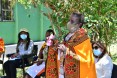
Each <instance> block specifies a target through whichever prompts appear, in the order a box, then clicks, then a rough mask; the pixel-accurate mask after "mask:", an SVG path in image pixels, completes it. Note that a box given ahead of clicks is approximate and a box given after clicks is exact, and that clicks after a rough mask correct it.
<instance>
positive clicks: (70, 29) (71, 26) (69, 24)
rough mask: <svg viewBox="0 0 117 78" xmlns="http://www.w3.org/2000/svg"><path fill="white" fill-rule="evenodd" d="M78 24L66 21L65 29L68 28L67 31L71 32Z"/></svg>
mask: <svg viewBox="0 0 117 78" xmlns="http://www.w3.org/2000/svg"><path fill="white" fill-rule="evenodd" d="M78 28H79V27H78V25H77V24H71V22H68V23H67V29H68V30H69V32H71V33H73V32H75V31H76V30H77V29H78Z"/></svg>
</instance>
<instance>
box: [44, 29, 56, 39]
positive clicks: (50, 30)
mask: <svg viewBox="0 0 117 78" xmlns="http://www.w3.org/2000/svg"><path fill="white" fill-rule="evenodd" d="M51 34H53V35H55V33H54V31H53V30H52V29H49V30H47V31H46V37H48V36H50V35H51Z"/></svg>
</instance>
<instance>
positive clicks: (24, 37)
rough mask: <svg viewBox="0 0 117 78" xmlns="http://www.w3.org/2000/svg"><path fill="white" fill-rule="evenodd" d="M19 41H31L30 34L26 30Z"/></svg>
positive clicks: (19, 35) (22, 32) (20, 35)
mask: <svg viewBox="0 0 117 78" xmlns="http://www.w3.org/2000/svg"><path fill="white" fill-rule="evenodd" d="M18 39H19V40H23V41H25V40H28V39H30V36H29V33H28V32H27V31H24V30H22V31H20V32H19V34H18Z"/></svg>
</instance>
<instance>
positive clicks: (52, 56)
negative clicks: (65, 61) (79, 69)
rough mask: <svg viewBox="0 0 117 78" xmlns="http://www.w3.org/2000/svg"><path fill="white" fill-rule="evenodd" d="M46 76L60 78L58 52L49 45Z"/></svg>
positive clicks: (47, 77)
mask: <svg viewBox="0 0 117 78" xmlns="http://www.w3.org/2000/svg"><path fill="white" fill-rule="evenodd" d="M46 78H58V63H57V52H56V51H55V50H54V48H53V47H49V51H48V58H47V63H46Z"/></svg>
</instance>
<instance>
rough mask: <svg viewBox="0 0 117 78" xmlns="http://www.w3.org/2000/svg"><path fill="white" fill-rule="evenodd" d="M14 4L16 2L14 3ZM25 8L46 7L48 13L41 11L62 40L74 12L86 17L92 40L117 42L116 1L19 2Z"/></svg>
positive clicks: (60, 0) (19, 0)
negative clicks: (32, 6)
mask: <svg viewBox="0 0 117 78" xmlns="http://www.w3.org/2000/svg"><path fill="white" fill-rule="evenodd" d="M13 2H14V1H13ZM18 2H20V3H21V4H23V5H24V6H25V7H31V5H34V7H37V6H38V5H44V6H45V7H46V9H47V10H48V12H44V11H41V12H42V13H43V14H44V15H45V16H47V17H48V19H49V20H50V21H51V27H52V28H53V29H54V30H55V31H56V32H58V38H59V39H60V40H61V39H62V37H63V36H64V34H65V33H66V32H67V31H66V23H67V21H69V16H70V14H71V13H72V12H81V13H83V14H84V15H85V17H86V18H85V22H86V24H85V26H84V27H85V28H86V29H87V30H88V33H89V35H90V37H91V39H92V40H101V41H102V42H104V43H106V45H107V46H108V45H110V44H111V43H114V42H115V41H117V31H116V30H117V19H116V18H117V11H116V9H117V1H116V0H18Z"/></svg>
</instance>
